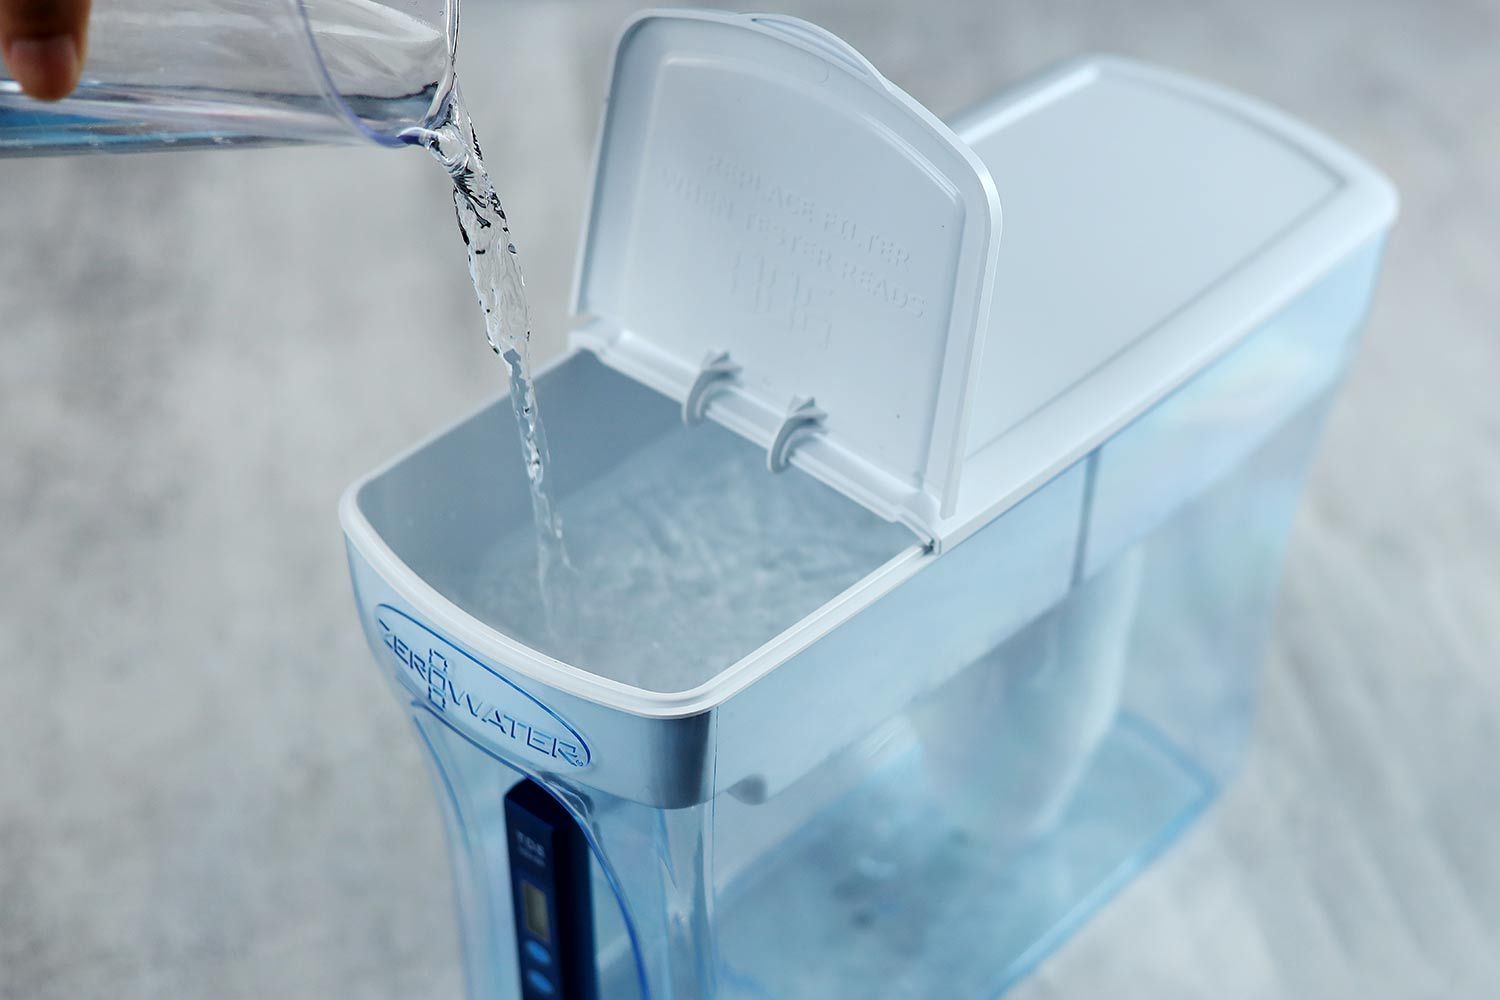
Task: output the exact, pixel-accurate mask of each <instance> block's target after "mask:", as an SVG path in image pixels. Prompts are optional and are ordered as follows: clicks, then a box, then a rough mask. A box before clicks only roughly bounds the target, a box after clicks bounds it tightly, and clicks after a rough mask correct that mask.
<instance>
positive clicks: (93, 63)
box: [0, 0, 458, 155]
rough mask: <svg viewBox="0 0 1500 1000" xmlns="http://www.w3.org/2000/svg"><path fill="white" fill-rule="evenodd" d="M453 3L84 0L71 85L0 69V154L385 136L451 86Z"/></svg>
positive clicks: (397, 138)
mask: <svg viewBox="0 0 1500 1000" xmlns="http://www.w3.org/2000/svg"><path fill="white" fill-rule="evenodd" d="M457 35H458V0H95V2H94V10H93V16H92V18H91V21H90V29H89V47H88V54H87V57H86V59H85V62H84V67H83V78H82V81H81V82H80V84H79V86H78V89H77V90H76V91H75V92H74V94H73V95H72V96H71V97H69V98H68V99H67V100H64V101H62V102H59V103H56V104H46V103H42V102H39V101H35V100H32V99H31V98H29V97H27V96H25V95H24V94H22V93H21V91H20V87H19V86H18V85H17V84H16V82H15V80H13V79H11V78H10V74H9V71H6V73H5V74H4V75H3V76H0V155H45V154H53V153H68V152H90V151H101V152H114V151H121V150H129V149H147V148H161V147H163V146H172V145H203V144H208V143H215V144H229V143H237V142H266V141H319V142H332V141H346V142H366V141H368V142H376V143H380V144H384V145H399V144H402V143H403V142H404V140H403V139H402V133H404V132H405V131H406V130H408V129H410V128H412V127H414V126H420V125H423V124H425V123H427V122H429V121H430V120H431V119H432V118H433V117H434V116H435V115H436V114H437V113H438V112H439V110H440V109H441V108H442V106H443V103H444V101H445V100H446V99H447V97H448V95H449V92H450V90H451V88H452V86H453V53H454V46H455V44H456V42H457Z"/></svg>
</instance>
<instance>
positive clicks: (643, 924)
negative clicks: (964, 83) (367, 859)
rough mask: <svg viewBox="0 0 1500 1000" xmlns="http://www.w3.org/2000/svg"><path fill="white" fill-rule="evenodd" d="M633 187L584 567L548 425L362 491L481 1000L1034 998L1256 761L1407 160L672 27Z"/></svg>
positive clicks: (381, 615) (446, 434)
mask: <svg viewBox="0 0 1500 1000" xmlns="http://www.w3.org/2000/svg"><path fill="white" fill-rule="evenodd" d="M592 199H593V200H592V207H591V211H590V214H589V220H588V224H587V227H586V233H585V239H584V246H583V250H582V253H581V256H580V261H579V269H578V279H577V285H576V291H575V296H576V302H575V305H576V309H575V312H576V314H577V316H578V321H577V326H576V329H575V330H574V333H573V335H572V340H571V344H572V347H571V350H570V351H569V352H568V353H567V354H566V355H565V356H564V357H562V358H560V359H558V360H557V361H556V362H554V363H552V364H551V365H550V366H548V367H547V368H546V369H545V371H544V372H543V373H542V374H541V376H540V379H539V382H538V393H539V397H540V400H541V404H542V406H543V408H544V410H545V412H546V415H547V420H548V423H549V435H550V437H551V442H552V453H553V466H552V471H551V475H552V488H553V490H554V497H555V499H556V501H557V503H558V505H559V507H560V510H561V512H562V516H563V519H564V522H565V524H566V525H567V528H568V543H569V557H570V559H571V560H572V563H573V566H572V569H571V570H570V571H569V572H568V573H565V574H563V576H562V577H561V578H560V582H559V581H558V580H554V583H553V585H552V586H550V587H549V588H548V590H547V591H546V592H544V591H542V589H541V588H540V587H539V585H538V583H537V582H536V574H535V572H534V565H533V564H534V560H535V555H534V545H533V543H532V541H531V525H530V515H529V498H528V492H527V479H526V473H525V470H524V468H523V463H522V461H521V458H520V455H519V446H518V444H517V442H516V435H515V433H514V429H513V428H512V427H511V426H509V423H508V422H509V421H510V420H511V417H510V414H509V407H508V405H507V404H506V403H505V402H504V401H501V402H498V403H495V404H493V405H490V406H487V407H485V408H484V409H483V410H481V411H480V412H478V413H477V414H475V415H473V416H472V417H470V418H468V419H466V420H463V421H461V422H459V423H458V424H457V425H455V426H453V427H451V428H449V429H447V430H445V431H443V432H441V433H440V434H438V435H437V436H436V437H434V438H432V439H430V440H428V441H427V442H425V443H423V444H421V445H419V446H418V447H416V448H415V449H414V450H412V451H410V452H409V453H407V454H405V455H402V456H400V457H398V458H397V459H395V460H394V461H392V462H391V463H389V464H388V465H386V466H385V467H384V468H382V469H380V470H378V471H376V472H375V473H373V474H372V475H370V476H368V477H367V478H365V479H363V480H362V481H360V482H358V483H356V484H355V485H354V486H353V487H352V488H351V489H350V490H349V492H348V493H347V495H346V497H345V499H344V503H343V507H342V519H343V525H344V530H345V533H346V536H347V539H348V549H349V559H350V566H351V572H352V574H353V579H354V589H355V593H356V596H357V603H358V610H359V616H360V621H361V623H362V625H363V627H364V629H365V631H366V633H367V635H368V637H369V640H370V645H371V648H372V650H373V652H374V654H375V657H376V660H377V662H378V664H379V666H380V669H381V670H382V672H383V673H385V674H386V675H387V676H388V677H389V678H390V680H391V681H392V683H393V687H394V689H395V691H396V692H397V693H398V695H399V696H400V698H401V699H402V700H403V703H404V704H406V705H407V706H408V707H409V711H410V714H411V718H412V721H413V723H414V726H415V729H416V733H417V737H418V738H419V739H420V740H421V741H422V743H423V745H424V746H425V747H426V750H427V753H428V756H429V758H430V760H431V763H432V768H433V775H434V778H435V784H436V787H437V789H438V797H439V799H440V802H441V804H442V808H443V811H444V814H445V818H446V824H447V830H448V834H449V842H450V847H451V854H452V863H453V868H454V873H455V884H456V886H457V897H458V904H459V907H460V910H461V926H462V931H463V935H464V942H463V943H464V953H465V956H466V958H465V961H466V973H467V983H468V990H469V995H470V996H471V997H473V998H515V997H524V998H527V1000H532V998H550V997H564V998H592V997H606V998H610V1000H614V998H632V997H634V998H646V997H650V998H679V1000H681V998H705V997H730V998H769V997H776V998H829V997H916V998H929V997H935V996H943V997H955V998H956V997H987V996H993V995H995V994H997V993H999V992H1001V991H1003V990H1004V989H1005V988H1006V987H1007V986H1008V985H1009V984H1011V983H1013V982H1014V981H1016V979H1017V978H1019V977H1021V976H1023V975H1024V974H1025V973H1026V972H1027V970H1028V969H1030V968H1031V967H1032V966H1033V965H1034V964H1035V963H1036V962H1037V961H1038V960H1039V959H1040V958H1041V957H1042V956H1043V955H1045V954H1046V953H1048V952H1049V951H1050V950H1051V949H1052V948H1054V947H1055V946H1057V945H1058V944H1059V943H1060V942H1062V941H1063V940H1064V939H1065V938H1066V937H1067V935H1068V934H1069V933H1070V932H1071V931H1072V930H1073V929H1075V928H1076V927H1077V926H1078V925H1079V924H1080V923H1081V922H1082V921H1084V920H1086V919H1087V918H1088V917H1089V915H1090V914H1091V913H1092V912H1093V911H1094V910H1095V909H1097V908H1098V907H1099V906H1100V905H1102V904H1103V902H1104V901H1105V900H1107V899H1108V898H1109V897H1110V895H1111V894H1112V893H1113V892H1114V891H1116V890H1117V889H1119V888H1120V887H1121V886H1122V885H1123V884H1124V883H1126V882H1127V881H1128V880H1129V879H1130V878H1131V876H1132V875H1133V874H1134V873H1136V872H1138V871H1139V870H1140V869H1141V868H1142V867H1143V866H1144V865H1145V864H1147V863H1148V862H1149V861H1150V860H1151V859H1152V858H1153V857H1154V856H1155V855H1156V854H1157V853H1158V852H1160V851H1161V850H1162V849H1163V848H1164V847H1166V846H1167V845H1168V844H1169V843H1170V842H1171V841H1172V840H1173V838H1174V837H1175V836H1176V835H1177V834H1178V833H1179V832H1181V831H1182V830H1183V829H1184V828H1185V827H1186V826H1188V825H1189V824H1190V823H1191V822H1192V821H1193V819H1194V818H1195V817H1197V816H1198V815H1199V814H1200V813H1201V812H1202V811H1203V809H1204V808H1205V807H1206V806H1207V805H1208V804H1209V803H1210V802H1211V801H1212V800H1213V798H1214V796H1215V795H1216V793H1217V792H1218V791H1219V790H1220V789H1221V788H1222V787H1223V786H1224V784H1225V782H1226V781H1227V780H1228V779H1229V778H1230V777H1231V776H1232V774H1233V773H1234V770H1235V767H1236V762H1237V760H1238V759H1239V757H1240V754H1241V752H1242V750H1243V747H1244V745H1245V740H1246V735H1247V731H1248V726H1249V722H1250V714H1251V708H1252V704H1253V701H1254V693H1255V687H1256V677H1257V670H1258V666H1259V663H1260V660H1261V658H1262V651H1263V649H1264V640H1265V637H1266V633H1267V626H1268V619H1269V617H1270V613H1271V610H1272V602H1273V597H1274V594H1275V590H1276V582H1277V574H1278V567H1279V564H1280V561H1281V555H1282V551H1283V548H1284V544H1285V541H1286V537H1287V533H1288V528H1289V524H1290V520H1291V517H1292V513H1293V511H1294V509H1295V506H1296V503H1297V497H1298V492H1299V488H1300V484H1301V479H1302V474H1303V471H1304V469H1305V468H1306V465H1307V462H1308V458H1309V455H1310V453H1311V450H1312V448H1313V446H1314V444H1315V442H1316V439H1317V435H1318V430H1319V426H1320V423H1321V420H1322V416H1323V413H1324V411H1325V409H1326V407H1327V404H1328V402H1329V400H1330V398H1331V396H1332V395H1333V393H1334V391H1335V389H1336V388H1337V386H1338V384H1339V381H1340V378H1341V376H1342V374H1343V372H1344V370H1345V368H1346V365H1347V363H1348V360H1349V358H1350V356H1351V353H1352V350H1353V347H1354V344H1355V339H1356V334H1357V331H1358V329H1359V327H1360V324H1361V322H1362V320H1363V317H1364V314H1365V311H1366V308H1367V304H1368V302H1369V299H1370V295H1371V290H1372V286H1373V283H1374V281H1375V277H1376V272H1377V266H1378V260H1379V255H1380V248H1381V243H1382V239H1383V236H1384V233H1385V231H1386V229H1387V228H1388V226H1389V225H1390V223H1391V221H1392V219H1393V217H1394V213H1395V197H1394V194H1393V192H1392V190H1391V188H1390V186H1389V185H1388V184H1387V183H1386V182H1385V181H1384V180H1383V179H1382V178H1381V177H1380V176H1379V175H1378V174H1376V173H1375V172H1373V171H1372V170H1371V169H1370V168H1369V167H1367V166H1365V165H1364V164H1363V163H1361V162H1360V161H1359V160H1358V159H1356V158H1355V157H1353V156H1351V155H1350V154H1349V153H1347V152H1346V151H1344V150H1342V149H1340V148H1339V147H1338V146H1336V145H1334V144H1332V143H1330V142H1329V141H1327V140H1326V139H1324V138H1322V137H1320V136H1319V135H1317V134H1316V133H1314V132H1312V131H1311V130H1309V129H1307V128H1305V127H1303V126H1301V125H1299V124H1297V123H1296V122H1294V121H1292V120H1290V119H1288V118H1287V117H1285V116H1284V115H1282V114H1280V113H1277V112H1275V111H1273V110H1271V109H1269V108H1266V107H1265V106H1263V105H1260V104H1257V103H1255V102H1253V101H1249V100H1245V99H1242V98H1240V97H1236V96H1234V95H1231V94H1228V93H1226V92H1224V91H1222V90H1219V89H1217V88H1214V87H1211V86H1207V85H1204V84H1201V83H1197V82H1194V81H1191V80H1187V79H1184V78H1182V77H1180V76H1177V75H1174V74H1170V73H1166V72H1161V71H1158V70H1154V69H1149V68H1146V67H1142V66H1139V65H1135V64H1131V63H1126V62H1121V61H1116V60H1110V59H1086V60H1082V61H1079V62H1076V63H1073V64H1070V65H1067V66H1064V67H1063V68H1061V69H1059V70H1057V71H1055V72H1053V73H1050V74H1048V75H1046V76H1044V77H1042V78H1041V79H1038V80H1036V81H1034V82H1032V83H1030V84H1029V85H1026V86H1023V87H1021V88H1019V89H1018V90H1016V91H1014V92H1012V93H1007V94H1004V95H1001V96H1000V97H998V98H996V99H994V100H993V101H992V102H990V103H988V104H986V105H984V106H982V107H980V108H978V109H977V110H975V111H974V112H972V113H970V114H967V115H965V116H963V117H961V118H959V119H958V120H956V121H953V122H951V123H949V124H944V123H943V122H941V121H939V120H938V119H937V118H935V117H933V116H932V115H931V114H930V113H928V112H927V111H926V110H925V109H923V108H922V107H921V106H920V105H918V104H917V103H916V102H915V101H913V100H912V99H911V98H910V97H908V96H907V95H905V94H903V93H902V92H901V91H899V90H898V89H897V88H895V87H894V86H892V85H891V84H890V83H888V82H887V81H885V80H884V79H883V78H882V77H881V76H880V75H879V74H878V73H877V72H876V71H875V70H874V69H873V68H872V67H871V66H870V65H869V64H868V63H867V62H866V61H865V60H864V59H863V58H861V57H860V56H859V55H858V54H857V53H855V52H853V51H852V50H851V49H849V48H848V47H847V46H846V45H844V44H843V43H842V42H840V41H839V40H837V39H835V38H833V37H832V36H830V35H828V34H826V33H824V32H822V31H820V30H819V29H817V28H814V27H812V26H810V25H808V24H806V23H804V22H800V21H795V20H790V19H786V18H781V17H770V16H750V15H730V14H722V13H700V12H690V11H673V12H655V13H647V14H644V15H642V16H640V17H638V18H637V19H636V20H634V21H633V22H632V23H631V24H630V25H629V26H628V27H627V29H626V30H625V32H624V34H623V36H622V39H621V41H620V44H619V49H618V52H617V55H616V61H615V64H614V69H613V72H612V77H611V89H610V97H609V101H608V104H607V110H606V113H605V118H604V122H603V126H602V130H601V133H600V137H599V145H598V162H597V167H596V172H595V178H594V186H593V195H592ZM1002 206H1003V208H1004V224H1003V234H1002V221H1001V220H1002V216H1001V208H1002Z"/></svg>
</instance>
